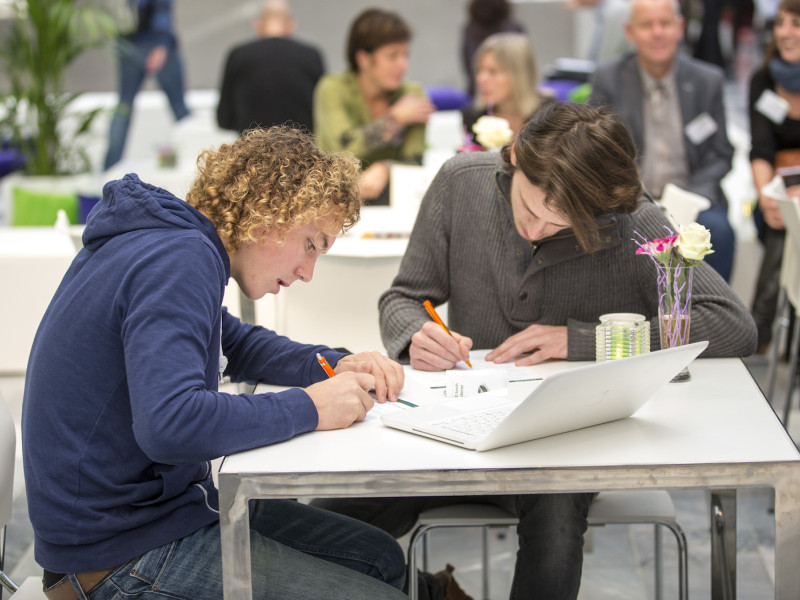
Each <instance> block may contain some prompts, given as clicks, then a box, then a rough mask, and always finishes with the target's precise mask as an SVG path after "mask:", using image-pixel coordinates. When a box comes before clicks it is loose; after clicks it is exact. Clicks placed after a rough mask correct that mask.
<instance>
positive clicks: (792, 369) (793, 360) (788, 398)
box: [783, 318, 800, 430]
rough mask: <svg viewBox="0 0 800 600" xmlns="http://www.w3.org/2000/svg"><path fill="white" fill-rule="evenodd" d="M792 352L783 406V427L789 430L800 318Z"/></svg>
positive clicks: (795, 326) (795, 329)
mask: <svg viewBox="0 0 800 600" xmlns="http://www.w3.org/2000/svg"><path fill="white" fill-rule="evenodd" d="M792 335H793V337H792V352H791V358H790V359H789V381H788V382H787V383H786V401H785V402H784V405H783V427H784V428H785V429H787V430H788V429H789V411H790V409H791V408H792V393H793V392H794V389H795V380H796V379H797V361H798V356H800V339H798V336H800V318H795V320H794V333H793V334H792Z"/></svg>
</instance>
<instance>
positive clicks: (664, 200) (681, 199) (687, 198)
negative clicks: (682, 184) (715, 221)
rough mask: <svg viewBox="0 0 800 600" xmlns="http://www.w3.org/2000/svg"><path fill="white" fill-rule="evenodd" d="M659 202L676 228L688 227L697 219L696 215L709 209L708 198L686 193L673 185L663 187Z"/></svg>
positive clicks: (709, 202)
mask: <svg viewBox="0 0 800 600" xmlns="http://www.w3.org/2000/svg"><path fill="white" fill-rule="evenodd" d="M660 202H661V205H662V206H663V207H664V208H665V209H666V211H667V215H668V216H669V219H670V221H672V223H673V224H674V225H675V226H676V227H678V226H679V225H688V224H689V223H691V222H692V221H694V220H695V219H697V215H699V214H700V213H701V212H703V211H704V210H707V209H709V208H710V207H711V201H710V200H709V199H708V198H706V197H704V196H701V195H700V194H695V193H694V192H688V191H686V190H684V189H682V188H679V187H678V186H677V185H675V184H673V183H668V184H667V185H665V186H664V190H663V191H662V193H661V200H660Z"/></svg>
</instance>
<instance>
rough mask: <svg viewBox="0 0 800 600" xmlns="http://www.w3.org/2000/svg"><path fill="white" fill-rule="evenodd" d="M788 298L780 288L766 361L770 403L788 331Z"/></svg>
mask: <svg viewBox="0 0 800 600" xmlns="http://www.w3.org/2000/svg"><path fill="white" fill-rule="evenodd" d="M788 308H789V296H788V295H787V294H786V290H784V289H783V288H781V290H780V292H779V294H778V306H777V310H776V312H775V314H776V315H777V317H776V319H775V323H774V325H773V331H772V345H771V346H770V349H769V359H768V361H767V398H768V399H769V400H770V401H772V399H773V397H772V395H773V394H774V393H775V381H776V379H777V375H778V363H779V362H780V351H781V350H780V349H781V348H782V347H783V344H784V342H785V340H786V332H787V330H788V329H789V316H788V312H787V310H788Z"/></svg>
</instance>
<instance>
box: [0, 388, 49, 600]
mask: <svg viewBox="0 0 800 600" xmlns="http://www.w3.org/2000/svg"><path fill="white" fill-rule="evenodd" d="M16 448H17V435H16V431H15V429H14V422H13V421H12V419H11V413H9V411H8V407H7V406H6V402H5V400H4V399H3V396H2V394H0V528H2V529H3V536H2V537H3V547H0V558H2V555H3V552H2V550H4V546H5V528H6V525H7V524H8V522H9V521H11V505H12V503H13V501H14V489H13V488H14V463H15V461H16ZM2 568H3V565H2V562H0V595H2V588H5V589H7V590H9V591H10V592H11V598H13V600H44V599H45V595H44V592H43V591H42V580H41V579H40V578H39V577H28V578H27V579H26V580H25V581H24V582H23V583H22V585H18V584H16V583H14V582H13V581H12V580H11V578H10V577H9V576H8V575H6V574H5V573H4V572H3V571H2Z"/></svg>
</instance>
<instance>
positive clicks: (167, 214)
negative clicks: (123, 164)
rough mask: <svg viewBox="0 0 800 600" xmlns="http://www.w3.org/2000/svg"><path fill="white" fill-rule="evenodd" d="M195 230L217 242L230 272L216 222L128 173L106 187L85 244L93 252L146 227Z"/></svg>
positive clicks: (91, 217) (91, 218)
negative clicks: (117, 238) (124, 235)
mask: <svg viewBox="0 0 800 600" xmlns="http://www.w3.org/2000/svg"><path fill="white" fill-rule="evenodd" d="M175 228H178V229H195V230H198V231H199V232H201V233H202V234H203V235H204V236H206V237H207V238H208V239H209V240H211V241H212V242H213V243H214V246H215V247H216V248H217V251H218V252H219V254H220V256H222V257H223V260H224V261H225V264H226V270H227V271H230V263H229V261H228V253H227V252H226V251H225V245H224V244H223V243H222V240H221V239H220V237H219V235H217V231H216V229H215V228H214V225H213V224H212V223H211V221H209V220H208V218H207V217H206V216H205V215H203V214H202V213H201V212H200V211H199V210H197V209H196V208H195V207H193V206H192V205H191V204H188V203H186V202H185V201H183V200H181V199H180V198H177V197H175V196H174V195H173V194H171V193H170V192H168V191H167V190H164V189H161V188H159V187H156V186H154V185H150V184H148V183H144V182H142V181H141V180H140V179H139V177H138V176H137V175H135V174H134V173H129V174H128V175H125V177H123V178H122V179H118V180H115V181H109V182H108V183H106V184H105V186H103V198H102V200H101V201H100V202H99V203H98V205H97V206H96V207H95V208H94V209H93V210H92V212H91V213H89V217H88V218H87V220H86V229H85V230H84V232H83V245H84V247H85V248H86V249H87V250H90V251H94V250H97V249H98V248H100V247H102V246H103V245H104V244H105V243H107V242H108V241H109V240H110V239H112V238H114V237H115V236H118V235H123V234H126V233H131V232H135V231H142V230H147V229H175Z"/></svg>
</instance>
